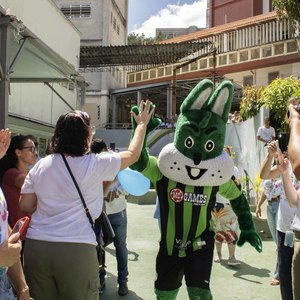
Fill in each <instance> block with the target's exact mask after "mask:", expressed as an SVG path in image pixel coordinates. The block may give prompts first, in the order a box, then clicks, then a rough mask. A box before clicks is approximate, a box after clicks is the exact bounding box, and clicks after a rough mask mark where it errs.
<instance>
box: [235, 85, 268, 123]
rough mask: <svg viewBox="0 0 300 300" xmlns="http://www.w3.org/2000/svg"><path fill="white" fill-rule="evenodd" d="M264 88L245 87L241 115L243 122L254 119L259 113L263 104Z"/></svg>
mask: <svg viewBox="0 0 300 300" xmlns="http://www.w3.org/2000/svg"><path fill="white" fill-rule="evenodd" d="M262 91H263V88H262V87H261V88H258V87H254V86H250V85H247V86H244V87H243V94H242V101H241V103H240V115H241V117H242V118H243V120H247V119H249V118H252V117H254V116H255V115H256V114H257V113H258V112H259V109H260V108H261V106H262V105H263V102H262V101H261V94H262Z"/></svg>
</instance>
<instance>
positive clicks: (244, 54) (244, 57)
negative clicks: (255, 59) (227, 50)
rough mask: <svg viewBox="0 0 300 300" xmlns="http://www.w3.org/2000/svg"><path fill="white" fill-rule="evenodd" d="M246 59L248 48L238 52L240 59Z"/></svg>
mask: <svg viewBox="0 0 300 300" xmlns="http://www.w3.org/2000/svg"><path fill="white" fill-rule="evenodd" d="M246 60H248V50H246V51H241V52H240V61H246Z"/></svg>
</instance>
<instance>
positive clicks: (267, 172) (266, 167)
mask: <svg viewBox="0 0 300 300" xmlns="http://www.w3.org/2000/svg"><path fill="white" fill-rule="evenodd" d="M267 149H268V153H267V156H266V158H265V160H264V161H263V163H262V166H261V169H260V174H259V175H260V178H262V179H275V178H277V177H279V175H280V172H279V171H278V170H277V166H274V167H272V162H273V159H274V157H275V154H276V141H272V142H271V143H269V144H268V146H267Z"/></svg>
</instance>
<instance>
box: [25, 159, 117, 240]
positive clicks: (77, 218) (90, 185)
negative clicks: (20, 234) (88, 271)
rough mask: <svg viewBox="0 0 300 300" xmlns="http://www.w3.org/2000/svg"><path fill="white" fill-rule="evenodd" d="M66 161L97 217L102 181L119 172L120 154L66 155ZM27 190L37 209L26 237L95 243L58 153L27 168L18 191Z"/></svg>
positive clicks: (91, 212)
mask: <svg viewBox="0 0 300 300" xmlns="http://www.w3.org/2000/svg"><path fill="white" fill-rule="evenodd" d="M67 161H68V163H69V166H70V168H71V170H72V172H73V175H74V177H75V179H76V181H77V183H78V185H79V188H80V190H81V193H82V195H83V197H84V200H85V202H86V205H87V207H88V209H89V211H90V214H91V215H92V217H93V219H95V218H97V217H98V216H99V215H100V213H101V211H102V207H103V181H111V180H113V179H114V178H115V177H116V175H117V173H118V172H119V171H120V167H121V158H120V155H119V154H118V153H113V154H112V153H107V154H101V155H99V154H89V155H83V156H79V157H71V156H69V157H67ZM30 193H34V194H35V195H36V197H37V208H36V211H35V212H34V213H33V215H32V218H31V222H30V226H29V229H28V231H27V238H30V239H34V240H41V241H49V242H73V243H87V244H93V245H96V239H95V235H94V232H93V230H92V227H91V224H90V222H89V220H88V218H87V216H86V214H85V210H84V208H83V205H82V202H81V199H80V196H79V194H78V191H77V189H76V187H75V185H74V182H73V180H72V178H71V176H70V174H69V172H68V170H67V168H66V165H65V163H64V161H63V159H62V157H61V155H60V154H52V155H49V156H47V157H45V158H43V159H41V160H39V161H38V162H37V163H36V165H35V166H34V167H33V168H32V169H31V170H30V172H29V173H28V175H27V176H26V179H25V182H24V185H23V187H22V190H21V194H30Z"/></svg>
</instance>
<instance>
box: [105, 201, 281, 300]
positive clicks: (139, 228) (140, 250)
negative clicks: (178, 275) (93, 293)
mask: <svg viewBox="0 0 300 300" xmlns="http://www.w3.org/2000/svg"><path fill="white" fill-rule="evenodd" d="M153 211H154V205H138V204H132V203H129V204H128V209H127V212H128V222H129V224H128V239H127V242H128V250H129V273H130V274H129V282H128V286H129V289H130V292H129V294H128V295H127V296H125V297H120V296H118V293H117V280H116V274H117V267H116V259H115V252H114V247H113V246H110V247H108V249H107V252H108V254H107V266H108V267H107V271H108V278H107V279H106V289H105V290H104V292H103V294H101V295H100V299H101V300H115V299H124V300H137V299H144V300H154V299H155V296H154V292H153V281H154V278H155V257H156V252H157V249H158V240H159V230H158V226H157V222H156V220H155V219H153V218H152V215H153ZM225 246H226V245H225ZM227 253H228V252H227V249H226V247H224V249H223V257H224V258H227ZM236 256H237V258H238V259H239V260H240V261H241V262H242V264H241V267H240V268H239V269H234V268H231V267H228V266H227V261H226V260H224V261H222V262H221V264H217V263H214V265H213V271H212V277H211V289H212V293H213V296H214V300H227V299H228V300H248V299H255V300H280V298H281V297H280V290H279V286H271V285H270V281H271V275H272V273H273V271H274V267H275V244H274V243H273V242H272V241H271V240H265V241H263V253H261V254H259V253H257V252H256V250H255V249H253V248H252V247H251V246H250V245H245V246H243V247H242V248H238V249H237V253H236ZM177 299H178V300H188V296H187V291H186V288H185V285H184V284H183V286H182V287H181V289H180V292H179V294H178V297H177Z"/></svg>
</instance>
